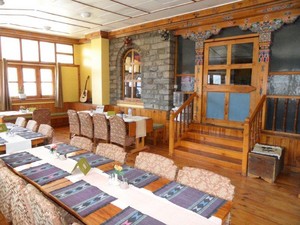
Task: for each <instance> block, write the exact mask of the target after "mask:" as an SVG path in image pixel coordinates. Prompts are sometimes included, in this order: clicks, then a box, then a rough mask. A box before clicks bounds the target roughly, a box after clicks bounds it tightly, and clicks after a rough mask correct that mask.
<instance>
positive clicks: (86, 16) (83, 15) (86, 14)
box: [80, 12, 92, 18]
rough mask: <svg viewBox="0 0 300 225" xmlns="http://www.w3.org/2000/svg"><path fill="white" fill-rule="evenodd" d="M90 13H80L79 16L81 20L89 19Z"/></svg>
mask: <svg viewBox="0 0 300 225" xmlns="http://www.w3.org/2000/svg"><path fill="white" fill-rule="evenodd" d="M91 15H92V14H91V13H90V12H82V13H80V16H81V17H82V18H89V17H91Z"/></svg>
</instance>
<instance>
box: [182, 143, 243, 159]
mask: <svg viewBox="0 0 300 225" xmlns="http://www.w3.org/2000/svg"><path fill="white" fill-rule="evenodd" d="M180 146H182V147H186V148H189V149H193V150H194V151H201V152H207V153H212V154H215V155H220V156H226V157H231V158H234V159H241V158H242V149H241V148H238V147H231V146H224V145H221V144H214V143H208V142H205V141H195V140H193V139H189V138H184V139H182V140H181V141H180Z"/></svg>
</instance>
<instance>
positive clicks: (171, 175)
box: [134, 152, 177, 180]
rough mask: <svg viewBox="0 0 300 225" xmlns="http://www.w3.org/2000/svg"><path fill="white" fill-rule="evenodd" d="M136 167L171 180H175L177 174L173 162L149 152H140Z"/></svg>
mask: <svg viewBox="0 0 300 225" xmlns="http://www.w3.org/2000/svg"><path fill="white" fill-rule="evenodd" d="M134 166H135V167H136V168H138V169H142V170H145V171H148V172H151V173H154V174H156V175H158V176H161V177H164V178H167V179H169V180H174V179H175V176H176V172H177V166H176V165H174V161H173V160H171V159H168V158H166V157H163V156H160V155H157V154H153V153H149V152H140V153H139V155H138V156H137V157H136V159H135V164H134Z"/></svg>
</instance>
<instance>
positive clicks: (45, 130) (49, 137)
mask: <svg viewBox="0 0 300 225" xmlns="http://www.w3.org/2000/svg"><path fill="white" fill-rule="evenodd" d="M38 133H41V134H43V135H44V136H45V137H46V138H45V140H44V144H45V145H47V144H51V143H52V141H53V136H54V129H53V128H52V127H51V126H50V125H48V124H41V125H40V126H39V129H38Z"/></svg>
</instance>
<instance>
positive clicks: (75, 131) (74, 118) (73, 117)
mask: <svg viewBox="0 0 300 225" xmlns="http://www.w3.org/2000/svg"><path fill="white" fill-rule="evenodd" d="M68 117H69V127H70V138H72V136H74V135H78V136H80V135H81V133H80V121H79V117H78V114H77V112H76V111H75V110H73V109H69V110H68Z"/></svg>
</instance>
